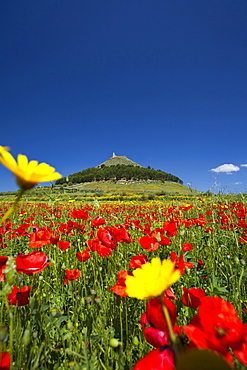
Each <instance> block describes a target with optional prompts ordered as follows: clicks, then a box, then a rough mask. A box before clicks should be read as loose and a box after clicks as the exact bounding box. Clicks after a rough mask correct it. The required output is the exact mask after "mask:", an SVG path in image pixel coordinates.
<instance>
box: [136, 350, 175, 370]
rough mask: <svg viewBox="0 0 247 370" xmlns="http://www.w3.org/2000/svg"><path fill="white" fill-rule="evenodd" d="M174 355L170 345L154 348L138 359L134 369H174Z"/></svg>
mask: <svg viewBox="0 0 247 370" xmlns="http://www.w3.org/2000/svg"><path fill="white" fill-rule="evenodd" d="M174 363H175V355H174V352H173V350H172V348H171V347H167V346H165V347H164V349H162V347H161V348H156V349H154V350H153V351H151V352H149V353H148V354H147V355H146V356H145V357H144V358H143V359H141V360H140V361H138V362H137V363H136V365H135V367H134V370H147V369H148V370H164V369H165V370H175V365H174Z"/></svg>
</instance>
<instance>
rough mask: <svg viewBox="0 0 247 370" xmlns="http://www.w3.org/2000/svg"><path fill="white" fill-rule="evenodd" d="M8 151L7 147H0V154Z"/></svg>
mask: <svg viewBox="0 0 247 370" xmlns="http://www.w3.org/2000/svg"><path fill="white" fill-rule="evenodd" d="M8 150H9V147H8V146H1V145H0V154H2V152H6V151H8Z"/></svg>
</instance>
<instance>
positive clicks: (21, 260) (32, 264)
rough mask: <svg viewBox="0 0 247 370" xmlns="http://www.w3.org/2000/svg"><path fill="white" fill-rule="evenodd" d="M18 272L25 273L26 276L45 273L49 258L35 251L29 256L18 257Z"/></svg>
mask: <svg viewBox="0 0 247 370" xmlns="http://www.w3.org/2000/svg"><path fill="white" fill-rule="evenodd" d="M15 262H16V271H17V272H19V273H21V272H23V273H24V274H26V275H33V274H38V273H39V272H41V271H43V270H44V269H45V268H46V266H48V265H50V263H48V257H47V255H46V254H45V253H43V252H39V251H35V252H31V253H29V254H24V255H18V256H17V257H16V260H15Z"/></svg>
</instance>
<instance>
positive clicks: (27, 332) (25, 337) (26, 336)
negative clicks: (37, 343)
mask: <svg viewBox="0 0 247 370" xmlns="http://www.w3.org/2000/svg"><path fill="white" fill-rule="evenodd" d="M29 342H30V330H29V329H26V330H25V331H24V334H23V337H22V344H23V345H24V346H27V345H28V344H29Z"/></svg>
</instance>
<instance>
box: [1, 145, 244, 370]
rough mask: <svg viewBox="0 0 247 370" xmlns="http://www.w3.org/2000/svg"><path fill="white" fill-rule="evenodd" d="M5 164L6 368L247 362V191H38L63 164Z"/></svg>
mask: <svg viewBox="0 0 247 370" xmlns="http://www.w3.org/2000/svg"><path fill="white" fill-rule="evenodd" d="M0 163H2V164H3V165H4V166H5V167H6V168H8V169H9V170H10V171H11V172H12V173H13V174H14V175H15V177H16V182H17V184H18V186H19V188H20V190H19V192H18V193H17V196H16V198H15V199H13V200H12V201H5V200H4V198H2V199H3V200H2V201H1V202H0V215H1V218H0V248H1V254H0V284H1V290H0V370H8V369H12V370H26V369H30V370H35V369H39V370H44V369H51V370H52V369H61V370H67V369H71V370H76V369H78V370H80V369H81V370H83V369H85V370H93V369H96V370H101V369H102V370H111V369H114V370H117V369H119V370H125V369H126V370H128V369H135V370H145V369H151V370H173V369H176V370H195V369H198V366H199V367H200V370H206V369H210V370H227V369H228V370H229V369H232V368H235V369H239V370H242V369H246V367H247V323H246V320H247V292H246V279H247V268H246V259H247V252H246V248H247V246H246V244H247V223H246V214H247V200H246V196H245V195H239V196H230V195H229V196H223V195H222V196H218V195H212V196H211V197H209V196H208V197H203V196H201V197H200V196H198V197H192V196H191V197H189V196H185V195H183V196H182V197H177V198H175V197H173V198H171V197H170V198H168V197H166V196H163V198H161V197H160V198H159V200H155V199H154V200H152V201H147V200H146V201H145V200H144V199H145V197H142V199H143V200H142V201H141V200H140V199H139V200H138V198H137V200H133V198H132V200H129V201H127V200H125V201H121V202H120V201H115V200H114V199H115V197H116V195H114V197H112V198H111V197H109V198H110V200H108V201H104V200H103V199H102V198H101V200H100V199H97V198H95V201H91V202H85V201H83V202H82V201H75V199H73V197H72V198H71V199H69V200H68V201H64V200H61V199H59V198H56V199H55V198H52V197H51V196H50V197H49V201H47V202H45V201H43V202H40V201H39V200H38V198H37V199H36V200H35V201H30V200H27V198H25V195H26V194H27V193H28V192H29V191H30V189H32V188H33V187H34V186H35V185H37V184H38V183H40V182H46V181H53V180H56V179H58V178H60V177H61V175H60V174H59V173H57V172H55V169H54V168H53V167H51V166H49V165H47V164H46V163H40V164H38V162H37V161H30V162H29V161H28V159H27V157H26V156H24V155H18V158H17V161H15V159H14V158H13V157H12V155H11V154H10V153H9V148H8V147H2V146H0ZM154 198H155V197H154Z"/></svg>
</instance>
